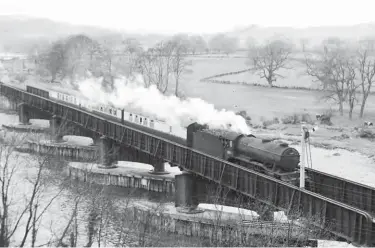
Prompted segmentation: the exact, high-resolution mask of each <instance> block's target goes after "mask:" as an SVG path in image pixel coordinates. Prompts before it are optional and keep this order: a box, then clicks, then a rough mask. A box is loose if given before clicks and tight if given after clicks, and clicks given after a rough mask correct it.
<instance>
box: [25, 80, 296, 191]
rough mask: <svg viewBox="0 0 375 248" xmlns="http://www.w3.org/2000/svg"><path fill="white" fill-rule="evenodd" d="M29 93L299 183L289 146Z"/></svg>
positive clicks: (49, 94)
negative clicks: (172, 123) (176, 124)
mask: <svg viewBox="0 0 375 248" xmlns="http://www.w3.org/2000/svg"><path fill="white" fill-rule="evenodd" d="M26 91H27V92H29V93H32V94H35V95H39V96H41V97H44V98H50V99H53V100H55V101H59V102H63V103H64V104H68V105H72V106H74V107H78V108H82V109H85V110H87V111H91V112H94V113H95V114H97V115H101V116H103V115H104V116H105V117H106V118H109V119H113V120H115V121H119V122H121V123H123V124H124V125H127V126H130V127H133V128H137V129H139V130H142V131H145V132H148V133H151V134H154V135H157V136H159V137H163V138H165V139H168V140H171V141H173V142H176V143H179V144H182V145H186V146H188V147H191V148H193V149H195V150H198V151H201V152H204V153H207V154H209V155H211V156H214V157H218V158H221V159H224V160H227V161H229V162H233V163H236V164H239V165H241V166H244V167H246V168H250V169H253V170H256V171H259V172H262V173H265V174H268V175H270V176H273V177H275V178H278V179H280V180H283V181H286V182H291V183H293V184H296V181H297V179H298V178H299V171H298V164H299V162H300V154H299V153H298V151H297V150H296V149H294V148H292V147H289V146H288V144H286V143H281V144H280V143H275V142H272V141H270V140H266V139H260V138H256V137H255V136H254V135H244V134H240V133H236V132H232V131H223V130H212V129H210V128H209V127H208V126H207V125H200V124H198V123H196V122H195V123H191V124H190V125H189V126H188V127H187V128H186V129H185V128H184V127H172V126H169V125H168V124H167V123H166V122H165V121H162V120H159V119H157V118H155V117H150V116H145V115H140V114H138V113H132V112H127V111H125V109H118V108H114V107H113V106H104V105H101V104H92V103H90V102H88V101H86V100H83V99H82V98H80V97H79V96H76V95H71V94H67V93H63V92H57V91H54V90H42V89H39V88H37V87H35V86H32V85H27V86H26Z"/></svg>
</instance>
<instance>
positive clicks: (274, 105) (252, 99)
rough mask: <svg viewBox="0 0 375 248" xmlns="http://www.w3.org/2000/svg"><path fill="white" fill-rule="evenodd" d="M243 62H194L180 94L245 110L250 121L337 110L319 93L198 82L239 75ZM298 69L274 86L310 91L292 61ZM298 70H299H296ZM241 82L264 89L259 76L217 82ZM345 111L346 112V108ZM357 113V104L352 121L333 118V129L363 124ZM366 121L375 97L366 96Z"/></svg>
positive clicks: (372, 116) (373, 116)
mask: <svg viewBox="0 0 375 248" xmlns="http://www.w3.org/2000/svg"><path fill="white" fill-rule="evenodd" d="M245 61H246V59H244V58H222V59H216V58H214V59H213V58H194V59H193V65H192V70H193V72H192V73H191V74H187V75H185V76H184V78H183V80H182V85H181V90H182V91H183V92H184V94H185V95H186V96H189V97H200V98H202V99H204V100H206V101H207V102H209V103H212V104H214V105H215V106H216V107H217V108H224V109H227V110H233V111H235V112H238V111H241V110H244V111H246V112H247V114H248V115H249V116H250V117H251V119H252V120H253V121H257V120H259V121H261V122H263V121H264V120H265V119H267V120H272V119H273V118H274V117H277V118H280V119H282V118H285V117H286V116H292V115H294V114H306V113H308V114H310V115H311V116H312V117H313V118H315V114H320V113H324V112H326V111H327V110H329V109H333V110H336V109H337V106H336V104H334V103H327V102H324V101H322V100H320V99H321V97H322V93H321V92H319V91H309V90H300V89H280V88H267V87H259V86H252V85H238V84H220V83H206V82H200V81H199V80H200V79H202V78H204V77H209V76H212V75H215V74H220V73H224V72H231V71H238V70H242V69H245V68H246V65H245ZM292 63H293V64H294V65H296V66H297V69H295V70H287V71H284V72H281V73H282V74H283V75H284V76H285V78H284V79H279V80H278V81H277V82H276V85H279V86H289V87H296V86H297V87H310V86H311V85H316V84H317V83H313V82H312V79H311V78H309V77H308V76H306V75H301V74H302V73H303V70H304V69H303V67H302V65H301V63H300V62H298V61H293V62H292ZM298 66H299V67H298ZM241 77H242V78H243V79H244V80H249V81H247V82H250V80H251V79H254V81H256V82H258V83H259V84H264V85H267V83H266V82H265V80H260V78H259V76H257V75H252V74H251V73H249V72H247V73H243V74H238V75H232V76H224V77H220V78H217V79H219V80H224V79H226V80H230V81H233V82H235V81H236V80H237V79H238V78H241ZM345 108H347V107H346V106H345ZM358 112H359V103H358V106H356V108H355V112H354V119H355V120H353V121H349V120H347V119H348V117H347V113H345V116H343V117H341V116H337V115H338V114H337V113H336V114H335V117H333V119H332V121H333V124H334V125H337V124H339V123H340V125H344V126H353V125H360V124H362V122H363V121H362V120H359V119H358V118H357V116H358ZM365 119H366V120H369V121H373V122H375V96H374V95H371V96H369V99H368V101H367V108H366V111H365Z"/></svg>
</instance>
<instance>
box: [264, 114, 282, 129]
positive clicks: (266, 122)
mask: <svg viewBox="0 0 375 248" xmlns="http://www.w3.org/2000/svg"><path fill="white" fill-rule="evenodd" d="M279 123H280V120H279V118H277V117H275V118H273V119H272V120H264V121H262V125H263V128H267V127H268V126H270V125H273V124H279Z"/></svg>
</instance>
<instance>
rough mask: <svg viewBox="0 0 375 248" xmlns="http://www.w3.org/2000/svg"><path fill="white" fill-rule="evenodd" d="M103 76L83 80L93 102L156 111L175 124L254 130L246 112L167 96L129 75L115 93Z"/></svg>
mask: <svg viewBox="0 0 375 248" xmlns="http://www.w3.org/2000/svg"><path fill="white" fill-rule="evenodd" d="M101 81H102V79H101V78H91V79H86V80H83V81H81V82H80V83H79V90H80V92H81V93H82V94H83V95H84V96H85V97H86V98H88V100H90V101H91V102H93V103H94V102H98V103H101V104H111V105H113V106H114V107H116V108H124V109H125V110H126V109H128V111H129V112H130V111H131V109H137V110H140V112H139V114H144V115H146V116H147V115H152V116H155V117H156V118H158V119H162V120H164V121H165V122H167V123H168V124H170V125H172V126H175V125H179V126H187V125H188V124H190V123H192V122H198V123H199V124H207V125H209V126H210V128H214V129H224V130H228V129H229V130H232V131H236V132H241V133H244V134H250V133H251V132H250V129H249V127H248V126H247V124H246V121H245V119H244V118H243V117H242V116H239V115H236V114H235V113H234V112H232V111H226V110H224V109H223V110H220V111H219V110H216V109H215V108H214V105H213V104H209V103H207V102H205V101H203V100H202V99H199V98H187V99H186V100H181V99H179V98H177V97H175V96H165V95H163V94H162V93H160V92H159V91H158V90H157V88H156V87H155V86H151V87H149V88H145V87H144V86H143V82H142V79H141V78H140V77H137V78H136V79H135V80H132V81H130V80H128V79H126V78H123V79H120V80H115V83H114V85H115V89H114V90H113V92H111V93H107V92H105V91H104V90H103V88H102V84H101Z"/></svg>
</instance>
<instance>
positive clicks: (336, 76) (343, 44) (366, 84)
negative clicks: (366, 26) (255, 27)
mask: <svg viewBox="0 0 375 248" xmlns="http://www.w3.org/2000/svg"><path fill="white" fill-rule="evenodd" d="M374 44H375V40H373V39H364V40H360V41H358V42H356V43H354V44H353V43H349V42H348V41H345V40H341V39H339V38H328V39H326V40H324V41H323V42H322V46H321V48H320V49H318V50H314V51H313V52H307V51H306V48H305V45H304V46H303V55H304V58H303V59H302V64H303V66H304V67H305V74H306V75H309V76H311V77H312V78H313V81H315V82H316V83H318V84H319V85H320V89H322V91H323V92H324V96H323V98H324V99H325V100H331V101H334V102H335V103H337V105H338V108H339V112H340V115H341V116H343V115H344V108H345V105H347V108H348V113H349V114H348V115H349V119H352V117H353V110H354V108H355V107H356V106H357V105H360V113H359V117H360V118H363V116H364V111H365V107H366V103H367V99H368V96H369V95H370V93H371V89H372V85H373V83H374V81H375V50H374ZM292 52H293V44H291V43H290V42H288V41H287V40H271V41H269V42H266V43H265V44H261V45H254V46H252V47H250V48H249V53H248V65H249V66H250V69H251V70H252V71H253V73H257V74H258V75H259V76H260V77H261V78H264V79H265V80H266V81H267V82H268V84H269V86H271V87H273V86H274V82H275V81H276V80H277V79H278V78H283V77H284V76H283V75H282V73H280V72H282V71H283V70H290V69H293V68H292V66H291V63H290V62H291V60H293V59H294V60H297V59H296V58H293V57H292Z"/></svg>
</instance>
